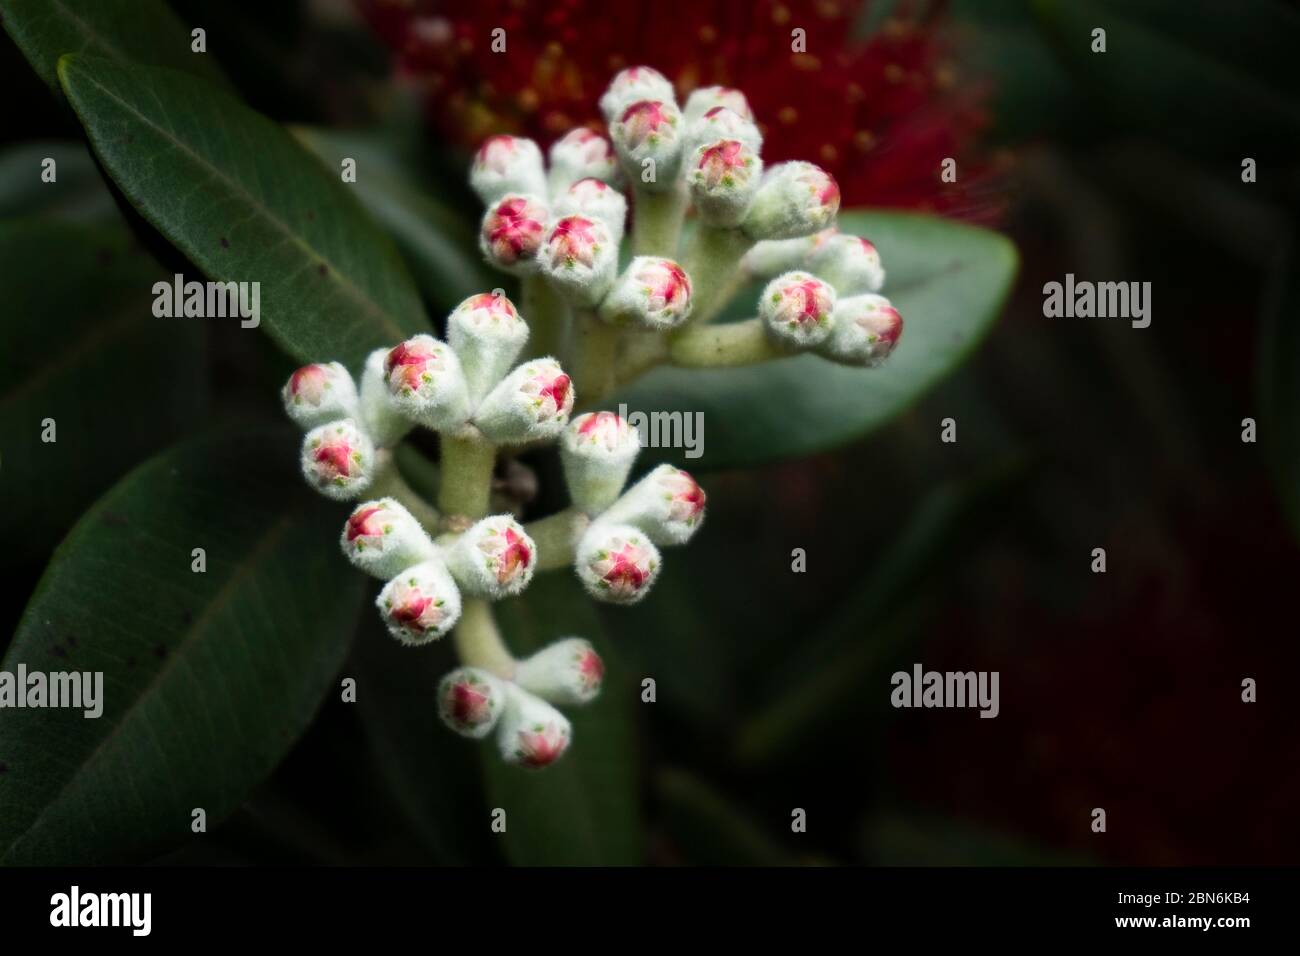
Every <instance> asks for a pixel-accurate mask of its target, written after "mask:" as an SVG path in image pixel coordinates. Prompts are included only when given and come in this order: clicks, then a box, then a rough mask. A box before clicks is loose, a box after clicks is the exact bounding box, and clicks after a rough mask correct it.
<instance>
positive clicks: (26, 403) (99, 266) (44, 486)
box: [0, 186, 207, 567]
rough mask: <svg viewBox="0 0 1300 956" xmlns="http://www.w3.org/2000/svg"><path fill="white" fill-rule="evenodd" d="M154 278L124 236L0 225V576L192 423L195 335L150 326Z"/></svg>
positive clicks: (161, 322)
mask: <svg viewBox="0 0 1300 956" xmlns="http://www.w3.org/2000/svg"><path fill="white" fill-rule="evenodd" d="M35 188H37V189H39V188H41V187H40V186H36V187H35ZM47 188H54V187H47ZM156 277H157V266H156V265H155V264H154V263H153V261H152V260H151V259H150V258H149V257H148V256H146V255H145V254H144V253H142V252H141V251H140V250H139V249H138V248H136V247H134V246H132V245H131V244H130V242H129V240H128V238H127V236H126V234H125V232H124V231H123V230H119V229H92V228H89V227H86V226H76V225H72V224H68V223H60V222H50V221H36V220H30V221H23V220H18V221H13V222H7V223H4V224H2V225H0V302H3V303H4V309H3V311H2V312H0V336H2V337H3V340H4V346H3V347H0V436H3V441H4V444H3V446H0V455H2V456H3V459H2V460H0V488H3V492H0V493H2V494H3V495H4V498H5V500H6V501H8V502H10V505H11V506H10V507H7V508H6V509H5V511H4V517H3V518H0V531H2V533H3V534H4V538H5V540H6V541H7V542H8V545H7V547H6V548H5V554H4V557H3V558H0V566H12V565H14V564H16V563H18V562H20V561H30V560H33V559H37V558H39V559H40V560H41V561H42V563H43V562H44V556H45V555H46V554H48V553H49V551H50V550H51V549H52V548H53V547H54V545H55V544H56V543H57V542H58V540H59V538H61V537H62V536H63V535H64V534H65V533H66V532H67V530H68V528H70V527H71V526H72V523H73V521H74V520H75V519H76V517H77V515H79V514H80V513H81V511H82V510H83V509H84V508H85V507H86V506H87V505H88V504H90V503H91V502H92V501H93V500H94V499H95V497H96V496H97V495H99V494H100V493H101V492H102V491H104V490H105V489H106V488H108V487H109V486H111V485H112V484H113V482H115V481H116V480H117V479H118V478H119V477H121V476H122V475H123V474H125V473H126V471H127V470H128V469H129V468H131V467H132V466H133V465H135V464H136V463H137V462H139V461H140V460H141V459H143V458H144V457H146V456H148V455H149V454H152V453H153V452H154V451H156V450H157V449H159V448H160V447H163V446H165V445H167V444H169V443H170V442H171V441H172V440H174V439H175V438H176V437H177V436H178V435H180V434H181V433H183V432H184V431H185V430H187V429H189V428H192V427H193V425H194V422H195V420H196V419H197V418H198V416H199V415H200V414H201V413H202V410H203V407H204V405H205V403H206V395H207V380H206V375H205V373H204V365H203V351H204V350H203V345H202V332H203V329H202V327H201V325H200V324H199V323H198V322H196V321H194V320H185V319H179V320H173V321H168V320H165V319H157V318H155V317H154V316H153V313H152V311H151V302H152V296H151V294H150V286H151V285H152V283H153V281H154V279H155V278H156ZM47 420H52V421H53V425H52V426H51V427H52V428H53V437H54V439H55V440H54V441H52V442H46V441H43V440H42V437H43V435H44V434H45V433H46V427H47V426H46V422H47ZM19 502H21V507H15V506H14V504H15V503H19ZM37 567H39V565H38V566H37Z"/></svg>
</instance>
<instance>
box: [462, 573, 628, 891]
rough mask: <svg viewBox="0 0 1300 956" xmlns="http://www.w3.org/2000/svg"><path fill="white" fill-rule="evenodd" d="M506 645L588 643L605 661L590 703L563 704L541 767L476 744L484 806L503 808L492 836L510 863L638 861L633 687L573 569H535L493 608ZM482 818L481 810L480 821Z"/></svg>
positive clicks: (530, 647) (529, 647)
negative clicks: (562, 740) (556, 756)
mask: <svg viewBox="0 0 1300 956" xmlns="http://www.w3.org/2000/svg"><path fill="white" fill-rule="evenodd" d="M496 609H497V611H498V613H499V615H500V623H501V630H502V632H503V634H504V637H505V640H506V643H507V644H508V645H509V646H510V649H511V651H512V652H513V653H514V654H515V656H516V657H524V656H527V655H528V654H530V653H532V652H533V651H535V650H539V649H540V648H542V647H543V646H545V645H547V644H550V643H551V642H552V641H556V640H559V639H560V638H561V637H569V636H574V635H576V636H579V637H585V638H587V639H588V640H590V641H591V642H592V643H593V644H594V645H595V646H596V650H597V652H598V653H599V654H600V655H601V657H602V658H604V660H605V675H606V677H605V686H604V689H603V691H602V692H601V695H600V697H598V698H597V699H596V700H595V701H594V702H593V703H591V704H588V705H587V706H585V707H570V708H566V709H565V713H566V715H567V716H568V717H569V719H570V720H571V721H572V722H573V743H572V745H571V746H570V747H569V751H568V753H566V754H565V755H564V756H563V757H561V758H560V760H559V761H558V762H556V763H555V764H553V765H551V766H550V767H547V768H545V769H544V770H536V771H533V770H524V769H521V768H519V767H513V766H509V765H507V764H505V763H503V762H502V760H501V754H500V753H499V752H498V751H497V750H496V748H495V746H494V743H493V742H492V741H487V742H485V743H484V745H483V747H482V754H483V762H484V772H485V774H486V779H487V790H488V804H489V806H490V807H492V808H496V807H500V808H502V809H503V810H505V811H506V832H505V833H503V834H501V835H500V839H501V840H502V842H503V843H504V845H505V850H506V855H507V857H508V858H509V859H510V861H511V862H512V863H515V864H519V865H524V866H564V865H577V866H613V865H625V864H626V865H632V864H636V863H639V862H641V852H642V848H641V822H640V807H639V806H638V799H637V780H636V740H635V735H634V733H633V726H632V723H633V711H634V708H635V707H637V706H639V704H638V701H639V700H640V698H639V696H638V695H639V684H638V683H637V682H636V681H635V680H634V679H633V675H631V674H630V673H628V672H627V669H626V667H625V666H624V665H623V664H622V662H621V660H620V659H619V657H618V656H616V655H615V654H614V652H613V648H612V647H611V642H609V641H607V640H605V638H604V635H603V634H602V633H601V627H600V620H599V618H598V616H597V614H596V609H595V605H594V604H593V603H592V601H591V599H590V598H589V597H588V596H587V595H586V594H585V593H584V592H583V590H582V588H581V587H580V586H579V585H578V582H577V579H576V578H574V576H573V575H572V574H569V573H566V572H563V571H554V572H551V573H549V574H544V575H540V576H539V577H538V578H537V579H536V580H534V581H533V583H532V584H531V585H530V586H529V588H528V590H527V591H525V592H524V594H523V596H522V597H519V598H515V599H512V600H510V601H504V602H501V603H500V604H498V605H496ZM489 823H490V818H489V816H488V813H487V811H485V812H484V814H483V819H482V824H481V825H482V826H484V827H487V826H488V825H489Z"/></svg>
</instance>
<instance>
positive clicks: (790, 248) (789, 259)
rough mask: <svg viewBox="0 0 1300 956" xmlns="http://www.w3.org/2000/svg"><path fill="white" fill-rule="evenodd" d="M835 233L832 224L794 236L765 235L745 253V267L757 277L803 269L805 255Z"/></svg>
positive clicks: (767, 276)
mask: <svg viewBox="0 0 1300 956" xmlns="http://www.w3.org/2000/svg"><path fill="white" fill-rule="evenodd" d="M838 234H839V230H838V229H837V228H836V227H835V226H831V227H830V228H828V229H823V230H822V231H821V232H815V233H813V234H812V235H811V236H799V237H798V238H795V239H764V240H763V241H762V242H756V243H754V247H753V248H752V249H750V250H749V252H747V253H745V259H744V268H745V271H746V272H748V273H749V274H750V275H752V276H758V277H759V278H760V279H773V278H775V277H776V276H779V275H780V274H781V273H783V272H790V271H792V270H794V269H806V268H807V266H808V258H809V257H810V256H812V255H813V254H814V253H816V252H817V250H818V249H819V248H821V246H822V245H824V244H825V243H826V242H827V241H828V240H829V239H830V238H831V237H832V236H835V235H838Z"/></svg>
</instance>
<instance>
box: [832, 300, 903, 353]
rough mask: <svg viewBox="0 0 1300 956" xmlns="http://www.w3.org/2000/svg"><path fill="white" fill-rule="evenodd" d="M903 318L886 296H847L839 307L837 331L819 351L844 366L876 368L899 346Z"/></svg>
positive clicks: (836, 311)
mask: <svg viewBox="0 0 1300 956" xmlns="http://www.w3.org/2000/svg"><path fill="white" fill-rule="evenodd" d="M902 335H903V318H902V316H900V315H899V314H898V310H897V309H895V308H894V307H893V305H891V304H890V302H889V300H888V299H886V298H885V297H884V296H883V295H875V294H873V293H870V292H868V293H864V294H863V295H854V296H846V297H843V298H840V299H839V300H837V301H836V303H835V327H834V329H832V331H831V335H830V338H828V339H827V340H826V341H825V342H823V343H822V344H821V345H820V346H819V347H818V349H817V351H818V352H820V353H821V354H822V355H824V356H825V357H826V358H828V359H831V360H832V361H835V362H839V363H841V364H843V365H856V366H859V367H862V368H874V367H875V366H877V365H880V364H881V363H882V362H884V361H885V359H887V358H889V356H890V354H891V353H892V352H893V351H894V349H895V348H896V347H897V345H898V340H899V339H900V338H901V337H902Z"/></svg>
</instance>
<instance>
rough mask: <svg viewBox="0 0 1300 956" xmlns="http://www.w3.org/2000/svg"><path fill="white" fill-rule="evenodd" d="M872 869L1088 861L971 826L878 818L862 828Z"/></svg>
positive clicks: (921, 819) (898, 815)
mask: <svg viewBox="0 0 1300 956" xmlns="http://www.w3.org/2000/svg"><path fill="white" fill-rule="evenodd" d="M861 843H862V846H863V850H864V853H865V855H866V857H867V859H868V861H869V862H871V863H872V864H875V865H877V866H1078V865H1080V864H1083V863H1086V862H1087V861H1086V860H1084V859H1081V858H1079V857H1076V856H1073V855H1067V854H1063V853H1057V852H1053V851H1047V850H1042V849H1039V848H1038V847H1036V846H1033V845H1032V844H1030V843H1029V842H1027V841H1025V840H1023V839H1019V838H1016V837H1013V836H1010V835H1008V834H1004V833H999V832H996V831H994V830H989V829H986V828H984V827H981V826H977V825H975V824H970V823H962V822H957V821H951V820H941V819H931V818H924V817H915V816H910V815H904V814H901V813H881V814H878V815H876V816H873V817H871V818H869V819H868V820H867V821H866V823H865V824H864V825H863V827H862V836H861Z"/></svg>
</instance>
